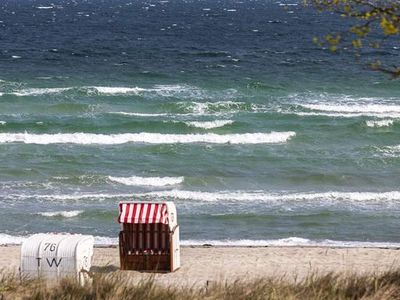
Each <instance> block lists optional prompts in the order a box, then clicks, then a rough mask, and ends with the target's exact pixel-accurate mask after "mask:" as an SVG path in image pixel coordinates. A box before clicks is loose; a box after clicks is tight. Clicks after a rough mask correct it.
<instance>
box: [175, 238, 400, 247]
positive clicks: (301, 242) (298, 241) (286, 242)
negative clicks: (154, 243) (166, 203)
mask: <svg viewBox="0 0 400 300" xmlns="http://www.w3.org/2000/svg"><path fill="white" fill-rule="evenodd" d="M181 245H183V246H202V245H212V246H224V247H339V248H398V247H400V243H390V242H388V243H382V242H362V241H335V240H329V239H324V240H310V239H306V238H301V237H289V238H284V239H274V240H272V239H271V240H245V239H243V240H183V241H181Z"/></svg>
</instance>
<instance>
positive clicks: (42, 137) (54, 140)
mask: <svg viewBox="0 0 400 300" xmlns="http://www.w3.org/2000/svg"><path fill="white" fill-rule="evenodd" d="M295 135H296V133H295V132H292V131H288V132H274V131H273V132H270V133H243V134H225V135H222V134H212V133H209V134H160V133H122V134H110V135H105V134H93V133H58V134H29V133H0V143H3V144H4V143H25V144H40V145H48V144H80V145H92V144H102V145H116V144H125V143H147V144H192V143H211V144H277V143H285V142H287V141H288V140H289V139H290V138H292V137H294V136H295Z"/></svg>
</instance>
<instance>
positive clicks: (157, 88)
mask: <svg viewBox="0 0 400 300" xmlns="http://www.w3.org/2000/svg"><path fill="white" fill-rule="evenodd" d="M66 91H78V92H81V93H85V94H87V95H93V94H99V95H104V96H114V95H116V96H117V95H139V94H143V93H149V94H156V95H158V96H161V97H171V96H179V97H185V98H188V97H189V98H195V99H204V98H210V97H211V95H212V94H213V93H212V92H211V93H210V92H209V91H206V90H202V89H200V88H197V87H194V86H189V85H154V86H153V87H149V88H143V87H138V86H134V87H129V86H72V87H60V88H55V87H51V88H49V87H43V88H24V89H18V90H17V89H13V90H11V91H7V92H3V93H4V94H10V95H15V96H20V97H23V96H39V95H46V94H59V93H63V92H66ZM234 93H236V90H228V91H224V94H226V95H232V94H234Z"/></svg>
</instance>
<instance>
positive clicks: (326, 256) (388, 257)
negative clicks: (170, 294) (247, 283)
mask: <svg viewBox="0 0 400 300" xmlns="http://www.w3.org/2000/svg"><path fill="white" fill-rule="evenodd" d="M399 253H400V251H399V250H398V249H379V248H328V247H183V248H182V249H181V261H182V267H181V268H180V269H179V270H178V271H176V272H174V273H168V274H156V275H155V279H156V281H157V282H158V283H161V284H167V285H175V286H198V287H202V286H206V285H207V282H209V283H210V282H211V283H212V282H217V281H228V282H231V281H234V280H238V279H239V280H248V279H254V278H259V277H275V278H278V277H279V278H281V277H284V278H286V279H287V280H290V281H293V280H301V279H302V278H304V277H305V276H307V275H309V274H310V273H317V274H326V273H328V272H334V273H345V274H349V273H356V274H371V273H379V272H383V271H387V270H391V269H397V268H399V267H400V258H399ZM19 256H20V247H19V246H2V247H0V268H2V269H8V270H12V271H18V266H19V262H20V257H19ZM92 270H93V271H97V272H105V273H109V272H114V271H116V272H119V271H118V270H119V256H118V249H117V248H95V251H94V257H93V261H92ZM124 273H126V274H127V275H128V276H131V277H132V279H134V280H140V279H144V278H148V276H152V274H150V273H140V272H135V271H127V272H124Z"/></svg>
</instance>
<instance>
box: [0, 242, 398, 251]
mask: <svg viewBox="0 0 400 300" xmlns="http://www.w3.org/2000/svg"><path fill="white" fill-rule="evenodd" d="M21 245H22V244H21V243H19V244H17V243H15V244H13V243H7V244H0V248H2V247H5V248H6V247H20V246H21ZM93 247H94V248H98V249H108V248H110V249H117V248H118V244H110V245H108V244H94V246H93ZM180 248H196V249H208V248H222V249H224V248H234V249H240V248H245V249H247V248H261V249H265V248H282V249H285V248H301V249H303V248H305V249H315V248H321V249H378V250H394V251H396V250H400V246H340V245H337V246H330V245H266V246H259V245H209V244H204V245H180Z"/></svg>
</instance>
